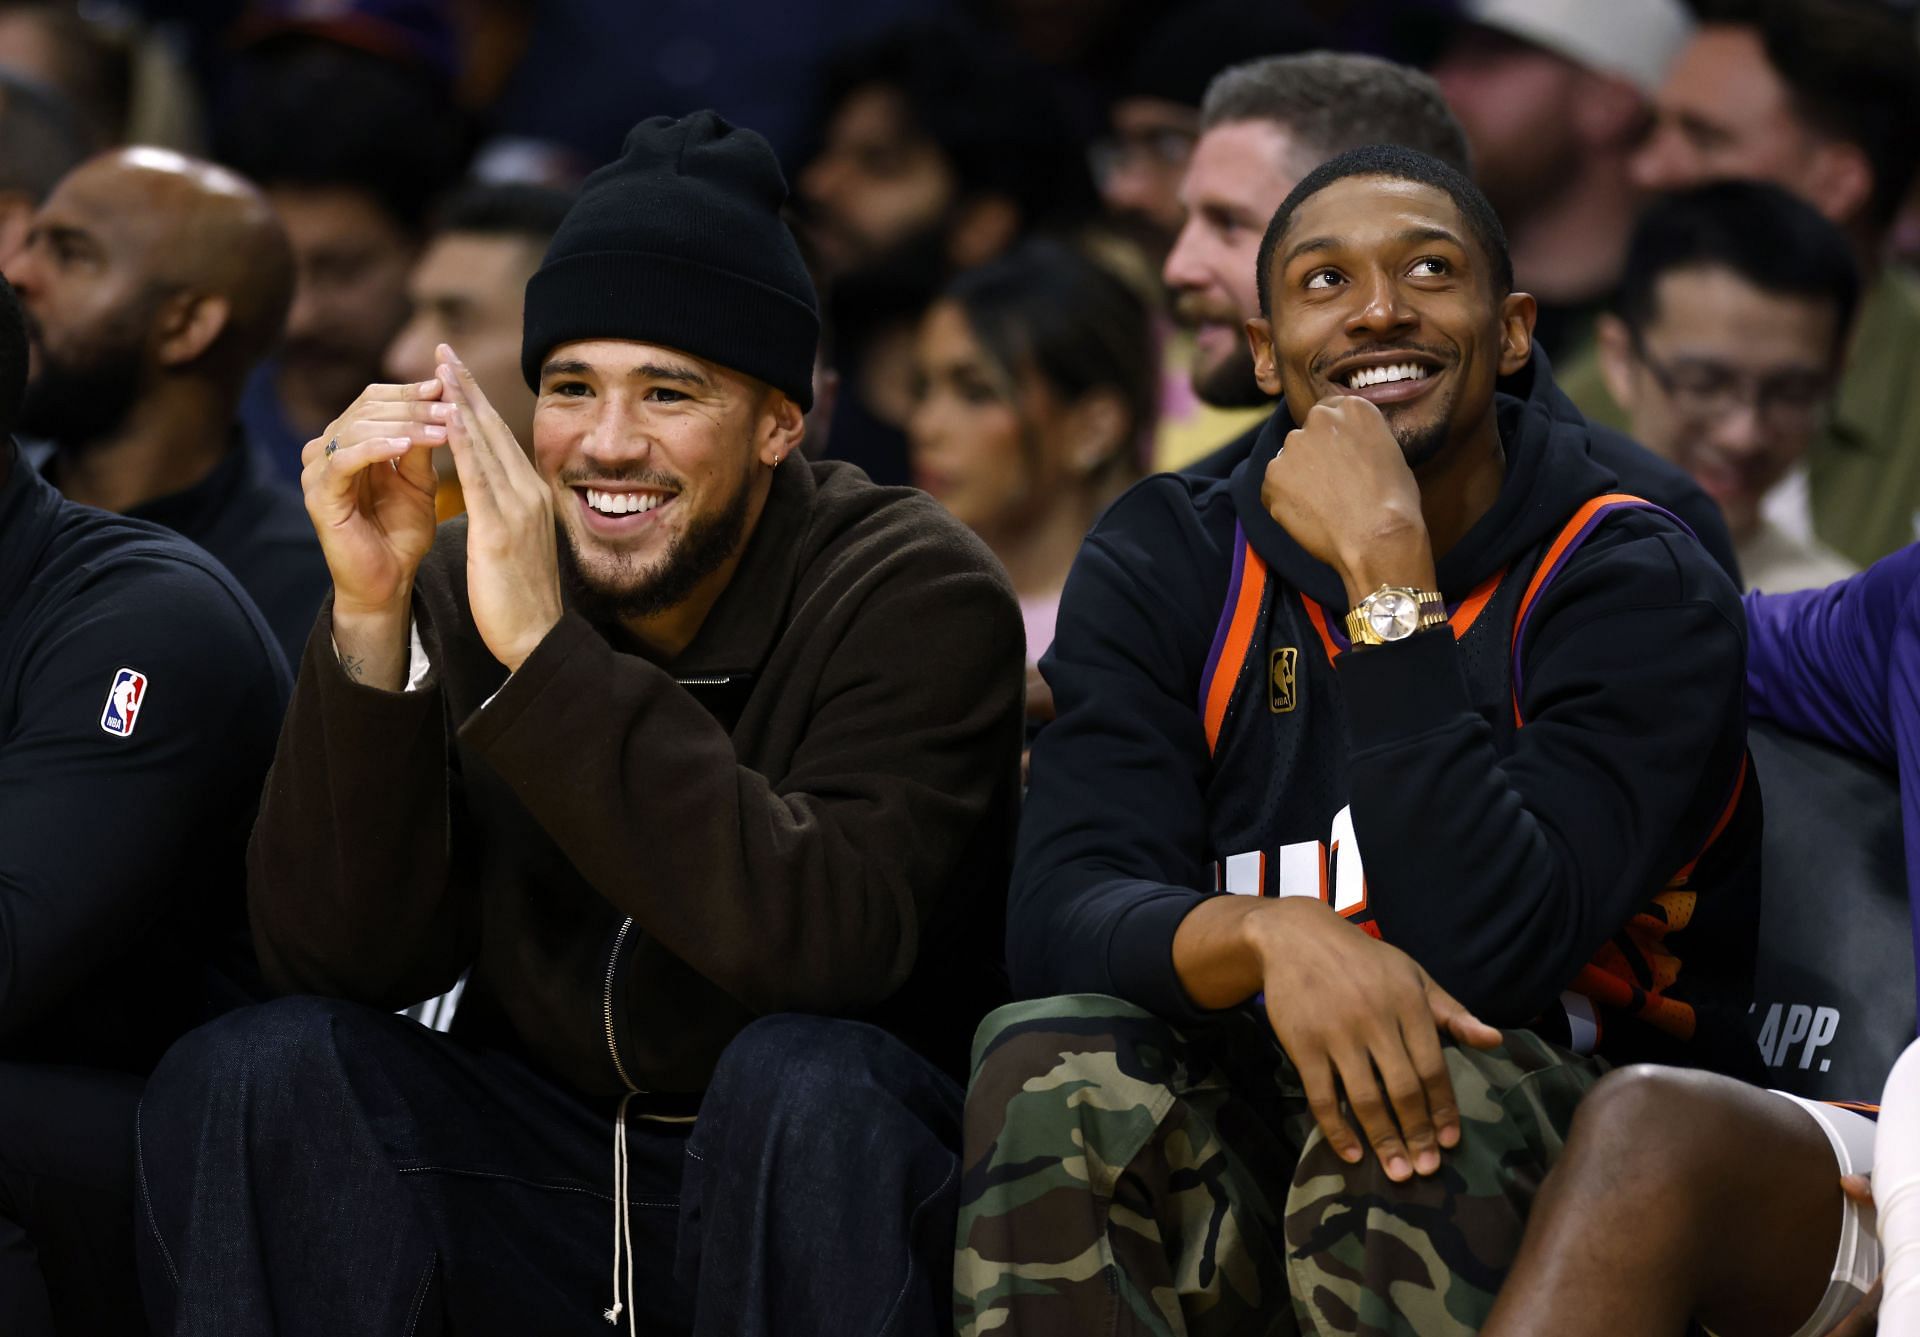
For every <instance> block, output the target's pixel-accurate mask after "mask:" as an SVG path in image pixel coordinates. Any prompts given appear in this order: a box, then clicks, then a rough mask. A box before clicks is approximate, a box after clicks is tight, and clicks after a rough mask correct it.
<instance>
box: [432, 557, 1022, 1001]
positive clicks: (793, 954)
mask: <svg viewBox="0 0 1920 1337" xmlns="http://www.w3.org/2000/svg"><path fill="white" fill-rule="evenodd" d="M888 566H889V567H890V570H889V571H888V573H887V574H886V575H884V576H883V577H879V578H877V579H874V580H872V581H870V582H867V583H865V584H863V585H862V587H861V589H860V590H859V591H858V593H857V594H856V593H854V592H851V591H850V592H847V593H844V594H843V595H842V596H840V597H841V599H842V601H843V602H845V603H848V604H853V603H856V602H857V604H858V607H857V608H850V609H848V610H847V611H846V612H845V615H843V616H833V617H825V618H821V619H820V620H819V625H818V627H817V629H816V630H815V631H813V632H812V633H811V638H810V641H809V643H808V644H807V645H806V646H804V647H803V648H802V649H801V651H800V652H799V653H800V655H801V656H802V658H803V662H804V663H806V664H808V665H818V666H819V669H820V671H819V672H818V673H817V675H816V674H799V673H796V674H795V675H794V677H795V679H796V680H805V681H811V682H812V683H813V684H814V686H813V687H812V689H811V690H812V697H811V700H810V701H806V702H801V701H795V700H788V701H783V702H782V704H781V709H783V710H785V709H789V708H790V709H792V710H793V711H795V712H796V715H797V717H798V720H799V728H800V730H801V737H800V738H799V740H798V742H797V744H796V746H795V747H794V750H793V757H792V765H791V766H790V767H789V768H788V770H787V773H786V774H785V775H784V776H782V777H780V778H779V779H778V781H777V782H770V781H769V780H768V779H767V777H765V776H763V775H762V774H760V773H759V772H757V771H755V770H753V769H750V768H749V767H747V766H744V765H742V764H740V762H739V760H738V758H737V756H736V753H735V750H734V745H733V742H732V740H731V738H730V737H729V736H728V734H727V732H726V731H725V730H724V729H723V728H722V727H721V726H720V725H719V724H718V723H717V722H716V721H715V720H714V719H713V718H712V717H711V716H710V715H709V714H708V712H707V711H706V710H705V709H704V708H703V707H702V706H701V705H700V703H699V702H697V701H696V700H694V698H693V697H692V696H691V695H689V694H688V693H687V692H686V691H685V690H684V689H683V688H681V687H680V686H679V685H678V684H677V683H676V682H674V680H673V678H672V677H671V675H669V674H668V673H667V672H665V671H664V670H662V669H660V668H659V667H657V666H655V665H653V664H651V663H648V662H647V661H645V660H643V659H640V658H637V657H634V656H631V655H625V654H621V653H618V652H617V651H615V650H614V649H613V648H612V647H610V646H609V645H608V644H607V643H606V641H604V640H603V639H602V638H601V637H600V636H598V635H597V634H596V633H595V632H594V631H593V629H592V628H591V627H590V626H589V625H588V624H587V623H586V622H584V621H583V620H581V619H580V618H579V617H578V616H577V615H574V614H569V615H568V616H566V617H565V618H563V619H562V620H561V622H560V623H559V625H558V626H556V627H555V628H554V630H553V631H552V632H551V633H550V634H549V635H548V637H547V639H546V640H545V641H544V642H542V643H541V645H540V646H539V647H538V648H537V649H536V650H535V651H534V653H533V654H532V655H531V656H530V657H529V658H528V659H527V660H526V662H525V663H523V664H522V665H521V666H520V669H519V671H518V672H517V673H515V674H514V676H513V678H512V679H511V681H509V682H508V683H507V685H506V686H505V687H504V688H502V689H501V691H500V693H499V695H498V696H496V697H495V698H494V699H493V700H492V701H491V702H490V703H489V704H488V705H486V706H485V708H483V709H482V710H480V711H479V712H478V713H477V714H475V715H474V716H473V717H472V718H470V719H469V720H468V721H467V722H466V723H465V724H464V725H463V726H462V731H461V737H462V739H463V741H464V742H466V743H467V744H469V745H470V746H472V747H473V748H474V749H475V750H476V751H477V752H479V753H480V755H482V756H484V757H485V758H486V759H487V760H488V762H489V763H491V764H492V765H493V766H494V767H495V768H496V769H497V770H498V772H499V773H500V774H501V775H502V776H504V777H505V778H506V779H507V780H508V782H509V783H510V784H511V785H512V786H513V787H514V789H515V791H516V793H517V794H518V795H519V797H520V800H521V802H523V803H524V804H525V805H526V807H527V809H528V811H530V812H531V813H532V814H533V815H534V817H535V818H536V819H537V820H538V821H539V823H540V824H541V826H542V827H544V828H545V829H546V831H547V833H548V834H549V835H550V836H551V837H552V838H553V840H554V841H555V842H556V843H557V844H558V845H559V847H560V848H561V849H562V850H564V851H565V852H566V853H567V855H568V857H569V858H570V859H571V861H572V862H573V864H574V866H575V867H576V868H578V869H579V870H580V872H581V874H582V875H583V876H584V877H585V878H586V879H587V881H588V882H589V883H591V884H592V885H593V886H594V887H595V888H596V889H597V890H598V891H599V892H600V894H601V895H603V896H605V897H606V898H607V900H608V901H610V902H612V903H613V904H614V905H615V906H616V907H618V908H619V909H620V910H621V911H622V912H623V913H626V914H629V915H632V916H633V917H634V919H635V921H636V923H637V924H638V926H639V927H640V928H641V929H642V930H643V931H644V932H646V933H647V934H649V935H651V936H652V937H653V938H655V939H656V940H657V941H659V942H660V943H661V944H662V945H664V946H665V947H666V948H667V949H668V950H669V951H671V952H673V953H674V954H675V955H676V956H678V957H680V958H681V959H682V960H684V961H685V962H687V963H688V964H689V965H690V966H692V967H693V968H694V969H695V970H697V971H699V972H700V973H701V974H702V975H704V976H705V977H706V978H708V979H710V980H712V981H713V982H714V983H715V984H716V985H718V986H719V987H720V988H722V989H724V990H726V991H727V992H728V993H729V994H731V995H732V996H733V997H735V998H736V999H738V1000H739V1001H740V1002H741V1003H742V1004H744V1005H745V1006H747V1007H749V1008H751V1009H753V1010H755V1011H761V1012H765V1011H774V1010H780V1009H789V1008H793V1009H808V1010H821V1011H838V1010H846V1009H852V1008H857V1007H860V1006H863V1005H867V1004H871V1003H873V1002H875V1001H877V1000H880V999H882V998H885V997H886V996H887V995H889V994H891V993H892V992H893V991H894V990H895V989H897V988H898V987H899V985H900V984H901V982H902V981H903V980H904V979H905V978H906V976H907V974H908V972H909V970H911V968H912V967H913V964H914V961H915V958H916V956H917V954H918V953H919V951H920V950H921V947H922V944H921V940H920V936H921V929H922V926H923V925H924V924H925V923H926V922H927V920H928V919H929V918H930V917H931V916H932V915H933V913H934V912H935V910H936V909H937V908H939V907H937V906H936V904H935V902H936V901H938V900H939V899H940V898H941V897H942V896H943V895H945V894H949V893H952V894H960V895H966V894H969V893H970V892H980V893H982V894H984V892H985V891H986V889H982V888H971V889H970V888H964V887H955V886H954V883H955V881H956V880H957V879H956V878H955V877H954V875H953V870H954V869H955V867H956V865H958V864H959V863H960V862H961V859H960V856H961V853H962V850H963V847H964V844H965V842H966V841H967V840H969V839H971V838H974V837H975V836H976V834H977V833H978V832H979V831H981V830H982V829H986V827H987V825H988V824H987V823H985V822H983V814H985V813H987V812H988V810H989V805H991V804H993V803H996V802H999V801H1001V798H1002V797H1003V796H1004V794H1005V792H1006V790H1005V785H1006V784H1007V783H1009V782H1010V778H1011V775H1012V768H1013V767H1014V766H1015V765H1017V758H1018V752H1019V739H1020V731H1021V727H1022V726H1021V711H1022V692H1023V689H1024V681H1023V676H1022V670H1021V664H1022V656H1021V644H1022V628H1021V623H1020V617H1019V611H1018V608H1017V606H1016V605H1015V603H1014V601H1013V599H1012V598H1011V596H1010V594H1009V592H1008V590H1007V588H1006V585H1005V583H1004V579H1003V578H1001V577H999V576H998V575H997V573H994V572H992V571H991V570H989V569H987V568H986V567H985V566H984V565H983V564H982V563H981V562H980V561H979V559H978V558H976V557H974V556H973V554H972V552H971V550H968V549H960V548H957V547H955V546H953V545H927V546H926V547H925V548H923V549H922V550H921V551H920V552H919V553H918V554H916V555H915V556H913V557H912V558H911V559H909V560H897V561H893V562H889V563H888ZM820 657H825V658H824V659H821V658H820ZM770 688H771V689H773V690H779V685H778V684H777V683H769V682H767V681H764V680H763V682H762V683H761V685H760V690H762V691H765V690H769V689H770ZM796 690H800V691H805V690H808V688H806V687H805V686H798V687H797V689H796ZM1002 770H1004V771H1005V774H1002V773H1001V772H1002Z"/></svg>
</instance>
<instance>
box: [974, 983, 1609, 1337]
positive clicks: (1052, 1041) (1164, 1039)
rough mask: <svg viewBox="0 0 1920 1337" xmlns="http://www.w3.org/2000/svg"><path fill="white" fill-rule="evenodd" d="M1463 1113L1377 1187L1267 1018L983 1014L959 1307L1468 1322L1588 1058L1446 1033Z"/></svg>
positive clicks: (1131, 1326)
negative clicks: (1430, 1172)
mask: <svg viewBox="0 0 1920 1337" xmlns="http://www.w3.org/2000/svg"><path fill="white" fill-rule="evenodd" d="M1446 1052H1447V1065H1448V1070H1449V1072H1450V1073H1451V1075H1452V1078H1453V1088H1454V1094H1455V1096H1456V1097H1457V1098H1458V1100H1459V1102H1460V1110H1461V1114H1462V1119H1463V1126H1462V1129H1461V1133H1462V1137H1461V1140H1460V1145H1459V1146H1458V1147H1457V1148H1455V1149H1454V1150H1452V1151H1450V1152H1447V1153H1445V1165H1444V1167H1443V1168H1442V1170H1441V1172H1440V1173H1439V1174H1436V1175H1434V1176H1432V1177H1430V1178H1427V1179H1420V1180H1416V1181H1415V1182H1413V1183H1410V1184H1394V1183H1392V1182H1391V1181H1390V1180H1388V1179H1387V1177H1386V1176H1385V1174H1383V1173H1382V1172H1381V1170H1380V1165H1379V1161H1378V1160H1377V1158H1375V1157H1373V1156H1371V1155H1369V1156H1368V1157H1367V1158H1366V1159H1365V1161H1364V1162H1363V1163H1362V1164H1360V1165H1357V1166H1354V1165H1348V1164H1346V1163H1345V1162H1344V1161H1342V1160H1341V1159H1340V1158H1339V1157H1338V1156H1336V1155H1334V1153H1333V1151H1332V1149H1331V1148H1330V1147H1328V1146H1327V1144H1326V1141H1325V1139H1324V1138H1323V1137H1322V1136H1321V1134H1320V1133H1319V1131H1318V1129H1317V1128H1316V1126H1315V1125H1314V1122H1313V1117H1312V1115H1311V1114H1310V1113H1309V1112H1308V1110H1307V1103H1306V1096H1305V1094H1304V1092H1303V1090H1302V1088H1301V1086H1300V1082H1299V1078H1298V1076H1297V1074H1296V1073H1295V1071H1294V1068H1293V1065H1292V1064H1291V1063H1290V1062H1289V1061H1288V1059H1287V1057H1286V1055H1285V1053H1284V1052H1283V1051H1282V1050H1281V1049H1280V1046H1279V1045H1278V1044H1277V1043H1276V1042H1275V1041H1274V1039H1273V1035H1272V1032H1271V1031H1270V1030H1269V1029H1268V1028H1267V1025H1266V1023H1265V1021H1264V1019H1263V1018H1261V1017H1259V1016H1257V1015H1255V1014H1254V1013H1253V1012H1252V1011H1251V1010H1245V1011H1236V1012H1231V1013H1226V1014H1223V1015H1222V1016H1221V1017H1220V1018H1219V1019H1218V1020H1210V1021H1209V1022H1207V1023H1206V1024H1205V1025H1203V1026H1198V1027H1193V1028H1190V1029H1188V1030H1185V1031H1180V1030H1175V1029H1174V1028H1173V1027H1171V1026H1169V1025H1167V1024H1166V1023H1165V1022H1163V1021H1160V1020H1159V1019H1157V1018H1155V1017H1154V1016H1152V1015H1151V1014H1149V1013H1147V1012H1143V1011H1141V1010H1140V1009H1138V1008H1136V1007H1133V1006H1132V1005H1131V1004H1128V1003H1123V1002H1121V1001H1120V1000H1119V999H1117V998H1106V997H1102V996H1099V995H1095V994H1082V995H1076V996H1072V997H1066V998H1049V999H1045V1000H1042V1001H1040V1002H1033V1003H1018V1004H1015V1005H1013V1006H1011V1007H1004V1008H1001V1009H1000V1010H999V1011H997V1012H995V1013H994V1014H993V1015H991V1016H990V1017H988V1018H987V1020H986V1021H985V1023H984V1024H982V1026H981V1028H980V1032H979V1035H978V1036H977V1037H976V1039H975V1041H974V1059H973V1082H972V1084H971V1086H970V1087H969V1089H968V1092H967V1109H966V1152H965V1158H964V1162H963V1163H964V1165H965V1167H966V1170H965V1179H964V1180H963V1181H962V1184H961V1207H960V1236H959V1246H958V1251H957V1255H956V1258H955V1269H954V1291H955V1321H956V1324H957V1326H958V1329H959V1331H960V1333H961V1334H962V1337H974V1334H981V1333H1002V1334H1014V1333H1019V1334H1035V1335H1041V1337H1053V1335H1054V1334H1073V1337H1082V1335H1083V1334H1104V1333H1116V1334H1128V1335H1129V1337H1132V1335H1134V1334H1152V1335H1153V1337H1185V1335H1186V1334H1192V1335H1193V1337H1203V1335H1204V1337H1219V1335H1221V1334H1235V1335H1236V1337H1238V1335H1239V1334H1256V1333H1257V1334H1276V1335H1277V1334H1301V1333H1310V1334H1317V1333H1357V1334H1365V1335H1366V1337H1375V1335H1376V1334H1389V1333H1392V1334H1404V1333H1418V1334H1422V1335H1423V1337H1438V1335H1440V1334H1468V1333H1473V1332H1476V1331H1478V1329H1479V1327H1480V1324H1481V1322H1482V1321H1483V1320H1484V1319H1485V1317H1486V1314H1487V1311H1488V1309H1489V1308H1490V1307H1491V1306H1492V1304H1493V1297H1494V1295H1495V1293H1496V1292H1497V1291H1498V1290H1499V1287H1500V1282H1501V1279H1502V1277H1503V1276H1504V1275H1505V1273H1506V1269H1507V1265H1508V1263H1509V1262H1510V1261H1511V1259H1512V1257H1513V1254H1514V1251H1515V1250H1516V1249H1517V1248H1518V1246H1519V1241H1520V1232H1521V1228H1522V1226H1523V1224H1524V1223H1525V1219H1526V1212H1527V1206H1528V1204H1529V1203H1530V1202H1531V1201H1532V1199H1533V1195H1534V1192H1535V1191H1536V1190H1537V1189H1538V1187H1539V1184H1540V1181H1541V1179H1542V1178H1543V1177H1544V1176H1545V1174H1546V1171H1547V1168H1548V1167H1549V1166H1550V1165H1551V1164H1552V1163H1553V1161H1554V1159H1555V1158H1556V1157H1557V1156H1558V1155H1559V1153H1560V1148H1561V1144H1562V1142H1563V1140H1564V1138H1565V1134H1566V1130H1567V1128H1568V1126H1569V1125H1570V1124H1571V1122H1572V1119H1573V1108H1574V1105H1575V1104H1576V1103H1577V1102H1578V1101H1579V1099H1580V1096H1581V1095H1582V1094H1583V1093H1584V1092H1585V1091H1586V1090H1587V1088H1588V1087H1589V1086H1591V1085H1592V1084H1593V1083H1594V1082H1595V1081H1596V1080H1597V1079H1598V1077H1599V1075H1600V1073H1601V1071H1602V1070H1603V1065H1602V1064H1600V1063H1599V1062H1598V1061H1597V1060H1592V1059H1583V1058H1580V1057H1579V1056H1577V1055H1573V1054H1569V1053H1567V1052H1566V1051H1564V1050H1560V1049H1557V1048H1555V1047H1554V1046H1552V1045H1549V1044H1547V1043H1546V1042H1545V1041H1543V1040H1540V1039H1539V1038H1537V1037H1536V1036H1534V1035H1532V1034H1529V1033H1528V1032H1525V1031H1509V1032H1508V1033H1507V1044H1506V1045H1505V1046H1504V1047H1502V1048H1500V1049H1495V1050H1491V1051H1488V1052H1484V1053H1482V1052H1477V1051H1474V1050H1469V1049H1459V1048H1455V1047H1453V1046H1448V1048H1447V1051H1446Z"/></svg>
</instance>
